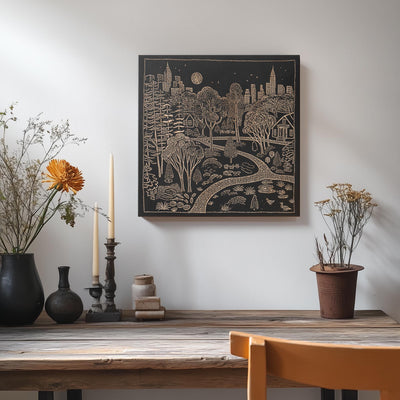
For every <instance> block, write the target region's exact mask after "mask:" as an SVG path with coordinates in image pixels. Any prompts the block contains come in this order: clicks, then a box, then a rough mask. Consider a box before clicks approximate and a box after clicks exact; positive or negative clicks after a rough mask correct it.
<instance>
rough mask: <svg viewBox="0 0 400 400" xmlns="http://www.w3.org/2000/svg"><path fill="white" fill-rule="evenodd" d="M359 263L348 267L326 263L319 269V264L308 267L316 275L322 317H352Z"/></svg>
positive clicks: (359, 268) (359, 269)
mask: <svg viewBox="0 0 400 400" xmlns="http://www.w3.org/2000/svg"><path fill="white" fill-rule="evenodd" d="M363 269H364V267H361V266H360V265H354V264H351V265H350V268H345V269H344V268H339V267H338V266H337V265H336V264H328V265H327V266H326V267H325V271H321V267H320V266H319V264H317V265H314V266H313V267H311V268H310V270H311V271H314V272H315V273H316V276H317V285H318V297H319V305H320V312H321V317H322V318H329V319H347V318H353V317H354V304H355V300H356V289H357V276H358V271H361V270H363Z"/></svg>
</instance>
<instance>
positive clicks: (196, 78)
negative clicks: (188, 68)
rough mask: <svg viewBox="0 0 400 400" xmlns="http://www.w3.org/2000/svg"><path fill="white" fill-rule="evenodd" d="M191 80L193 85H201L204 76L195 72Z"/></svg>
mask: <svg viewBox="0 0 400 400" xmlns="http://www.w3.org/2000/svg"><path fill="white" fill-rule="evenodd" d="M190 79H191V80H192V83H193V84H195V85H200V83H201V82H203V75H202V74H201V73H200V72H193V74H192V76H191V77H190Z"/></svg>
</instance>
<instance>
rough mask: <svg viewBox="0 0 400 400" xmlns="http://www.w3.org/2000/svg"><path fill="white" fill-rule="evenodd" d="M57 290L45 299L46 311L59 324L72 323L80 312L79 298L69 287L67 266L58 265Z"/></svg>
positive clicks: (81, 308)
mask: <svg viewBox="0 0 400 400" xmlns="http://www.w3.org/2000/svg"><path fill="white" fill-rule="evenodd" d="M58 273H59V282H58V290H57V291H55V292H54V293H52V294H51V295H50V296H49V297H48V298H47V300H46V305H45V308H46V312H47V314H49V316H50V317H51V318H52V319H54V321H56V322H57V323H59V324H72V323H73V322H74V321H76V320H77V319H78V318H79V317H80V316H81V314H82V311H83V304H82V300H81V298H80V297H79V296H78V295H77V294H76V293H75V292H73V291H72V290H71V289H70V288H69V280H68V275H69V267H67V266H62V267H58Z"/></svg>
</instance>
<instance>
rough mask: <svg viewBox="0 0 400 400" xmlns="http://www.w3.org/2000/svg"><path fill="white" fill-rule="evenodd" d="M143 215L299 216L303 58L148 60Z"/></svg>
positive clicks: (142, 63)
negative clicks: (301, 59)
mask: <svg viewBox="0 0 400 400" xmlns="http://www.w3.org/2000/svg"><path fill="white" fill-rule="evenodd" d="M138 136H139V216H143V217H146V216H149V217H154V216H162V217H166V216H171V217H178V216H179V217H180V216H182V217H184V216H189V217H197V216H202V217H207V216H208V217H214V216H215V217H220V216H230V217H232V216H262V217H268V216H271V217H272V216H273V217H277V216H282V217H283V216H286V217H288V216H289V217H290V216H292V217H295V216H299V215H300V203H299V201H300V56H299V55H266V56H262V55H257V56H204V55H202V56H184V55H181V56H168V55H161V56H160V55H140V56H139V135H138Z"/></svg>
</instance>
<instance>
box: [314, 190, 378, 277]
mask: <svg viewBox="0 0 400 400" xmlns="http://www.w3.org/2000/svg"><path fill="white" fill-rule="evenodd" d="M328 189H330V190H331V192H332V193H331V198H330V199H326V200H321V201H317V202H315V203H314V204H315V206H316V207H318V209H319V211H320V213H321V215H322V218H323V219H324V221H325V223H326V225H327V226H328V229H329V234H330V238H329V239H328V237H327V236H326V235H325V234H324V245H325V246H324V248H323V246H322V245H321V244H320V243H319V241H318V239H315V242H316V250H317V256H318V260H319V265H320V268H321V270H322V271H324V270H325V266H326V265H328V264H329V265H336V266H337V267H339V268H347V269H348V268H350V263H351V258H352V255H353V252H354V250H355V249H356V247H357V245H358V244H359V242H360V239H361V236H362V234H363V229H364V227H365V225H366V223H367V222H368V220H369V218H370V217H371V215H372V211H373V209H374V208H375V207H376V206H377V204H375V203H374V202H373V201H372V197H371V194H370V193H368V192H367V191H366V190H365V189H362V190H360V191H357V190H354V189H353V186H352V185H351V184H349V183H335V184H333V185H331V186H328Z"/></svg>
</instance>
